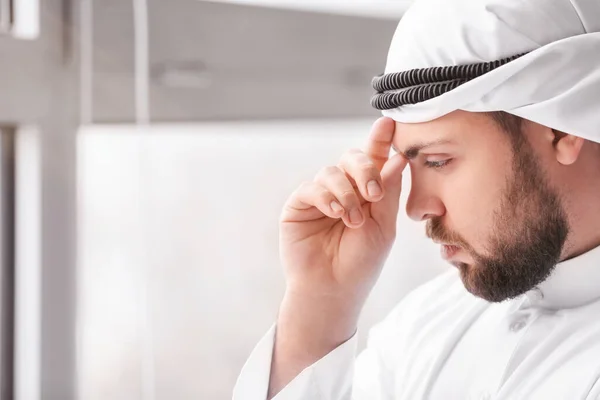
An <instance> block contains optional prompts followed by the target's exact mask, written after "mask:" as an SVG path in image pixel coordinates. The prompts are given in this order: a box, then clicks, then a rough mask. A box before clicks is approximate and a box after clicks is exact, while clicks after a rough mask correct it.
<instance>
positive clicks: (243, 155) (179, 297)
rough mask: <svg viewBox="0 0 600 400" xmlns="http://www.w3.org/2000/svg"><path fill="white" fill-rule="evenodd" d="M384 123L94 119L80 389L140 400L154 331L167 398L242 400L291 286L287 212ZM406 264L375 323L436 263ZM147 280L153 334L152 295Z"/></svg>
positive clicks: (378, 307)
mask: <svg viewBox="0 0 600 400" xmlns="http://www.w3.org/2000/svg"><path fill="white" fill-rule="evenodd" d="M371 122H372V121H371V120H348V121H304V122H300V121H283V122H237V123H233V122H232V123H215V124H203V125H187V126H185V125H181V126H172V125H171V126H154V127H152V128H151V130H150V132H148V133H147V136H145V137H143V139H140V138H139V137H138V136H136V135H135V129H134V128H133V127H127V126H122V127H100V126H98V127H90V128H86V129H85V130H84V131H83V132H82V134H81V138H80V145H79V154H80V161H79V168H80V179H79V182H80V185H81V187H80V189H81V195H80V201H81V203H80V213H81V214H80V223H81V225H80V229H79V232H80V238H81V242H80V245H81V249H80V254H81V260H80V261H81V262H80V267H81V271H80V274H79V276H80V279H81V282H80V283H81V293H80V296H81V297H80V298H81V306H80V315H79V321H80V334H81V364H80V365H81V379H82V381H81V382H82V393H81V398H84V399H86V400H100V399H102V400H105V399H106V400H107V399H111V400H113V399H128V400H130V399H141V398H142V397H141V393H142V362H143V360H144V359H145V357H144V356H143V354H142V351H143V343H144V340H146V339H148V336H150V339H151V342H152V345H153V346H152V351H151V353H152V357H153V360H154V373H153V375H154V382H153V389H154V395H155V399H160V400H163V399H164V400H171V399H178V400H187V399H189V400H192V399H194V400H196V399H211V400H213V399H214V400H219V399H230V398H231V390H232V387H233V384H234V382H235V379H236V377H237V375H238V373H239V371H240V369H241V366H242V365H243V363H244V361H245V359H246V358H247V356H248V354H249V352H250V350H251V349H252V348H253V346H254V345H255V344H256V342H257V340H258V339H259V338H260V337H261V336H262V334H263V333H264V332H265V331H266V330H267V329H268V327H269V326H270V325H271V324H272V323H273V321H274V318H275V316H276V312H277V308H278V305H279V301H280V298H281V295H282V292H283V283H284V282H283V276H282V270H281V267H280V265H279V258H278V223H277V221H278V217H279V213H280V211H281V207H282V205H283V203H284V201H285V200H286V198H287V197H288V196H289V194H290V193H291V191H292V190H293V189H294V188H295V187H297V186H298V184H299V183H300V182H302V181H303V180H306V179H312V177H313V176H314V174H315V173H316V172H317V171H318V170H319V169H320V168H321V167H322V166H323V165H327V164H331V163H336V162H337V159H338V157H339V155H340V154H341V153H342V152H343V151H344V150H345V149H347V148H349V147H356V146H360V145H362V142H363V139H364V137H365V134H366V132H368V130H369V127H370V124H371ZM140 157H141V159H140ZM415 227H416V228H415V229H419V231H420V230H421V227H419V226H417V225H416V224H415ZM405 231H406V230H405ZM420 236H423V239H424V235H418V234H417V235H414V233H413V241H414V240H415V239H414V237H417V238H418V237H420ZM423 242H425V240H423ZM416 244H417V246H416V248H414V247H413V246H407V248H412V249H413V251H419V260H420V262H421V263H422V264H423V265H424V266H425V265H427V263H425V262H423V259H422V256H423V254H427V253H426V252H423V250H422V246H421V245H420V242H416ZM419 247H420V250H418V249H419ZM430 253H431V254H435V252H430ZM409 256H410V254H408V255H407V254H406V253H404V254H396V255H395V256H392V258H391V259H392V262H393V263H394V262H395V263H399V261H398V260H399V259H401V258H403V257H409ZM432 258H433V257H432ZM402 265H405V263H404V262H403V263H402ZM431 265H432V266H435V263H431ZM407 271H409V268H406V269H402V271H399V270H398V269H397V268H396V269H395V270H392V269H390V270H389V271H387V272H386V273H387V274H388V275H389V277H390V279H382V280H381V281H382V283H381V285H382V289H380V290H379V291H378V292H379V295H377V296H374V297H373V298H372V299H371V301H370V304H369V305H368V306H367V308H366V311H365V313H364V314H365V315H364V318H363V319H364V321H363V324H368V325H370V324H372V322H374V321H375V320H378V319H380V318H381V317H382V316H383V315H384V314H385V313H386V312H387V311H389V307H391V306H392V305H393V304H394V303H395V302H396V301H397V299H399V298H400V297H402V296H403V295H404V293H405V292H406V290H408V289H409V288H410V287H413V286H414V285H415V284H417V283H420V282H422V281H423V280H424V279H426V278H427V277H428V276H431V275H432V274H434V273H436V272H437V270H435V267H430V268H429V269H428V268H425V269H423V270H422V271H421V273H422V275H419V276H417V277H415V276H411V274H410V273H409V272H407ZM412 271H413V274H414V269H412ZM400 275H402V278H400ZM147 278H149V280H148V281H147V282H148V288H149V296H148V300H149V303H148V304H149V310H150V313H149V314H150V324H149V326H150V328H151V332H148V331H145V329H146V325H145V323H144V315H143V313H144V304H143V303H142V301H143V300H144V293H143V292H144V282H145V281H146V279H147ZM388 280H389V281H391V284H389V286H388V287H386V286H385V285H386V284H385V281H388ZM145 335H148V336H145ZM146 359H147V358H146Z"/></svg>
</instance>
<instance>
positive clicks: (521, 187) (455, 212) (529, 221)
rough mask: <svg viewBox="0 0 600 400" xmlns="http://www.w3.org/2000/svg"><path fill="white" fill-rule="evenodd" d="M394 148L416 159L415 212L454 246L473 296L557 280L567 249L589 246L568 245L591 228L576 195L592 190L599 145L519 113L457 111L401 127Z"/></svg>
mask: <svg viewBox="0 0 600 400" xmlns="http://www.w3.org/2000/svg"><path fill="white" fill-rule="evenodd" d="M584 142H585V143H588V145H587V147H589V149H587V148H586V149H584ZM394 147H395V148H396V149H397V150H398V151H400V152H402V153H404V155H405V156H406V157H407V158H409V159H410V169H411V176H412V187H411V192H410V195H409V198H408V203H407V213H408V215H409V216H410V217H411V218H412V219H414V220H418V221H426V230H427V235H428V236H429V237H430V238H431V239H433V240H434V241H436V242H438V243H442V244H446V245H448V246H446V247H444V249H445V254H446V256H447V258H448V260H449V261H450V262H452V263H453V264H454V265H455V266H457V267H458V268H459V269H460V273H461V277H462V279H463V282H464V284H465V287H466V288H467V289H468V290H469V291H470V292H472V293H473V294H475V295H477V296H479V297H482V298H484V299H486V300H489V301H502V300H505V299H508V298H513V297H515V296H518V295H520V294H522V293H524V292H526V291H528V290H530V289H532V288H533V287H534V286H536V285H537V284H539V283H540V282H542V281H543V280H544V279H545V278H547V277H548V275H549V274H550V273H551V272H552V270H553V268H554V266H555V265H556V264H557V263H558V262H559V261H560V260H561V259H563V258H564V257H565V256H566V247H565V245H566V244H569V245H570V246H573V247H578V246H579V244H577V243H569V241H568V239H569V238H572V237H573V235H571V234H570V231H571V229H572V227H573V226H572V225H573V224H575V225H577V228H579V225H580V223H581V221H580V219H581V218H578V216H577V215H574V214H573V212H572V207H571V206H572V204H571V198H570V194H571V193H572V192H573V191H577V192H581V188H583V187H585V184H586V183H585V182H582V181H581V180H582V179H584V180H585V179H587V177H588V175H589V176H591V171H590V167H589V166H588V165H587V164H589V163H590V162H596V163H597V164H596V165H598V166H600V158H597V156H598V154H599V150H598V146H597V145H595V144H592V143H590V142H586V141H584V140H583V139H580V138H577V137H575V136H571V135H566V134H563V133H561V132H557V131H554V130H552V129H550V128H547V127H544V126H542V125H539V124H535V123H533V122H531V121H527V120H522V119H520V118H518V117H515V116H512V115H510V114H505V113H469V112H464V111H455V112H453V113H451V114H448V115H446V116H444V117H441V118H438V119H436V120H433V121H431V122H426V123H418V124H403V123H399V122H397V123H396V134H395V138H394ZM592 147H594V148H592ZM584 150H585V151H584ZM582 174H583V175H585V176H583V177H582ZM579 194H581V193H579ZM583 246H585V245H583ZM579 247H581V246H579Z"/></svg>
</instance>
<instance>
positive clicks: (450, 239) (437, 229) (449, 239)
mask: <svg viewBox="0 0 600 400" xmlns="http://www.w3.org/2000/svg"><path fill="white" fill-rule="evenodd" d="M425 234H426V235H427V237H428V238H429V239H431V240H434V241H436V242H441V243H444V244H448V245H452V246H458V247H462V248H464V249H468V248H469V244H468V243H467V242H466V241H465V240H464V239H463V238H462V237H460V235H459V234H458V233H456V232H453V231H451V230H449V229H446V227H445V226H444V224H443V222H442V219H441V218H440V217H433V218H431V219H428V220H427V223H426V224H425Z"/></svg>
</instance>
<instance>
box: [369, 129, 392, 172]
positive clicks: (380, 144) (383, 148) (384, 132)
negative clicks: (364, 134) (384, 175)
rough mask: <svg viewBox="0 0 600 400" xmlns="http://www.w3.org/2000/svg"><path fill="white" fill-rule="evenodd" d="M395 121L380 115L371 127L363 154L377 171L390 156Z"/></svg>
mask: <svg viewBox="0 0 600 400" xmlns="http://www.w3.org/2000/svg"><path fill="white" fill-rule="evenodd" d="M395 129H396V122H395V121H394V120H393V119H391V118H389V117H381V118H379V119H378V120H377V121H375V123H374V124H373V126H372V127H371V132H370V133H369V138H368V141H367V146H366V148H365V154H366V155H367V156H369V158H370V159H371V160H372V161H373V163H374V164H375V166H376V167H377V169H378V170H379V171H381V169H382V168H383V166H384V164H385V163H386V161H387V160H388V159H389V157H390V149H391V147H392V139H394V131H395Z"/></svg>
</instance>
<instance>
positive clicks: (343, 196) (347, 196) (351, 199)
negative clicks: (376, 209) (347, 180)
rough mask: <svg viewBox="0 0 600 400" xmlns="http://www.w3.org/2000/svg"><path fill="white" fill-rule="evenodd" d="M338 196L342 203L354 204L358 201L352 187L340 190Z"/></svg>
mask: <svg viewBox="0 0 600 400" xmlns="http://www.w3.org/2000/svg"><path fill="white" fill-rule="evenodd" d="M338 198H339V199H340V201H341V202H342V203H345V204H353V203H355V202H356V201H357V197H356V192H354V190H350V189H344V190H342V191H341V192H340V194H339V196H338Z"/></svg>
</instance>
